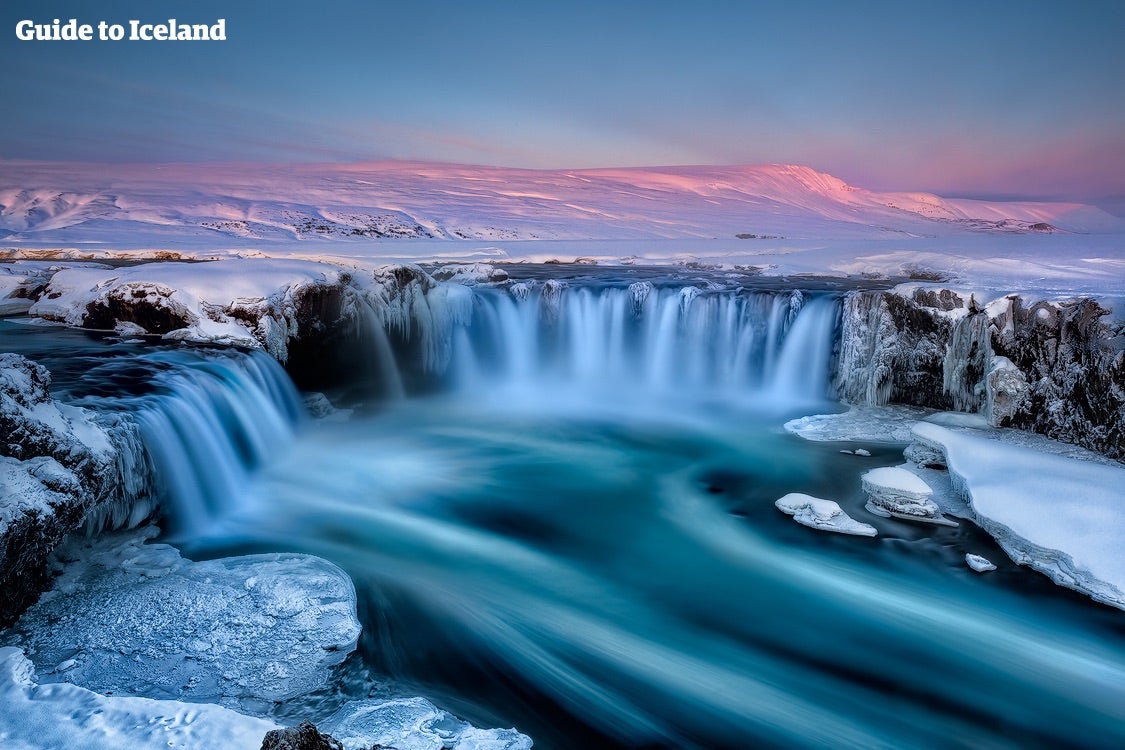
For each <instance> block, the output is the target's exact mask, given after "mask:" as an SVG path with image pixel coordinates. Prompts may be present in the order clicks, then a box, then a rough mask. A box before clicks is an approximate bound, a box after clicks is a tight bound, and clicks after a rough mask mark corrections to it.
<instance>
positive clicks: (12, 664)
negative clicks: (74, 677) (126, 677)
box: [0, 647, 277, 750]
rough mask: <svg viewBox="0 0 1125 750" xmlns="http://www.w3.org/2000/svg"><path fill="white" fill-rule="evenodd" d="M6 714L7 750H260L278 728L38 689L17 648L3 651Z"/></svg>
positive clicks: (212, 709)
mask: <svg viewBox="0 0 1125 750" xmlns="http://www.w3.org/2000/svg"><path fill="white" fill-rule="evenodd" d="M0 707H2V710H0V741H2V742H0V744H3V746H4V748H5V750H43V748H97V749H98V750H167V749H168V748H184V749H185V750H202V749H203V748H230V749H231V750H257V748H258V747H259V746H260V744H261V741H262V736H263V735H264V734H265V733H266V732H268V731H270V730H272V729H275V728H276V726H277V725H275V724H273V723H272V722H269V721H265V720H263V719H257V718H253V717H250V716H243V715H242V714H239V713H235V712H234V711H232V710H230V709H227V708H223V707H221V706H213V705H200V704H198V703H181V702H179V701H171V700H153V699H151V698H134V697H117V696H112V697H111V696H106V695H100V694H98V693H96V692H93V691H90V690H87V689H86V688H83V687H79V686H77V685H65V684H64V685H41V684H36V680H35V669H34V666H33V665H32V663H31V661H30V660H28V659H27V657H26V656H24V655H23V653H22V652H21V651H20V649H18V648H11V647H9V648H0Z"/></svg>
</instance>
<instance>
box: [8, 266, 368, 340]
mask: <svg viewBox="0 0 1125 750" xmlns="http://www.w3.org/2000/svg"><path fill="white" fill-rule="evenodd" d="M346 281H347V274H346V273H345V272H344V271H343V270H342V269H340V268H337V267H335V266H331V265H327V264H324V263H314V262H310V261H297V260H279V259H244V258H243V259H232V260H224V261H215V262H205V263H174V262H170V263H144V264H141V265H136V266H130V267H126V268H108V269H89V268H76V269H66V270H63V271H59V272H58V273H56V274H54V276H52V277H51V280H50V284H49V285H48V286H47V289H46V291H45V293H44V294H43V295H42V297H41V298H40V299H39V300H38V301H37V302H36V303H35V304H34V305H33V306H32V308H31V310H30V313H31V314H32V315H37V316H39V317H42V318H45V319H47V320H54V321H58V322H63V323H67V324H68V325H72V326H81V327H85V328H97V329H105V330H112V329H115V328H117V327H118V326H120V325H121V324H123V323H131V324H133V326H136V327H139V328H140V329H143V330H144V331H145V332H147V333H150V334H155V335H160V336H163V337H164V338H166V339H172V340H180V341H192V342H202V343H215V344H226V345H233V346H243V347H248V348H265V349H266V350H267V351H269V353H270V354H272V355H273V356H275V357H276V358H278V359H279V360H281V361H282V362H284V361H285V360H286V359H287V357H288V344H289V342H290V339H294V338H298V337H299V335H300V334H301V333H302V324H304V327H305V328H309V327H313V328H315V327H316V325H318V324H325V325H327V324H330V323H332V322H333V320H331V319H326V320H325V319H323V318H331V316H332V314H338V313H339V311H340V308H341V305H342V302H341V297H342V294H343V292H342V288H343V286H344V285H345V283H346ZM129 330H131V331H136V328H130V329H129ZM306 333H307V331H306Z"/></svg>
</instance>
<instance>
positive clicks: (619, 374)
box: [452, 281, 839, 404]
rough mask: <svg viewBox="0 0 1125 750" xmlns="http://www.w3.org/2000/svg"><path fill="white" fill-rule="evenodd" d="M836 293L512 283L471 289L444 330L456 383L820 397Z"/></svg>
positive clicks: (478, 387) (647, 393) (623, 393)
mask: <svg viewBox="0 0 1125 750" xmlns="http://www.w3.org/2000/svg"><path fill="white" fill-rule="evenodd" d="M837 306H838V305H837V301H836V300H835V299H833V298H831V297H828V296H822V297H813V298H811V299H810V298H808V297H807V295H805V294H803V293H801V292H780V293H779V292H744V291H717V292H716V291H707V290H703V289H700V288H699V287H696V286H681V287H657V286H654V285H653V284H652V283H650V282H647V281H642V282H635V283H633V284H631V285H628V286H624V285H622V286H592V285H591V286H571V287H566V286H564V285H563V284H561V283H558V282H547V283H546V284H539V285H536V286H534V287H533V286H531V285H529V284H527V283H526V282H525V283H521V284H516V285H513V286H512V287H511V288H509V289H503V288H496V289H488V288H478V289H476V290H474V298H473V310H472V313H473V314H472V317H471V319H469V320H467V321H465V322H464V323H463V324H462V326H461V328H460V329H459V330H458V331H456V333H455V334H454V352H453V372H452V380H453V381H454V386H455V387H456V388H459V389H460V390H462V391H467V392H472V391H477V392H479V391H482V390H492V389H496V388H503V389H506V390H507V391H508V392H516V393H521V392H522V393H526V394H529V395H531V396H532V397H544V396H545V395H546V396H547V397H550V398H561V397H565V396H566V395H568V394H573V393H574V392H576V391H577V392H582V393H586V394H591V393H602V394H608V395H611V396H613V397H614V398H621V397H628V396H643V397H646V398H647V397H651V396H659V395H668V394H673V393H674V394H678V395H693V396H706V397H715V396H718V395H720V394H722V395H723V396H726V397H732V396H738V395H741V396H748V395H751V394H754V393H759V394H763V393H764V394H769V396H770V397H771V398H772V399H773V400H774V401H775V402H777V401H779V400H780V401H781V402H783V403H787V404H793V403H800V402H809V401H817V400H822V399H823V398H824V397H825V396H826V395H827V379H828V373H829V369H830V360H831V356H832V346H833V336H834V331H835V328H836V321H837V318H838V315H839V313H838V309H837Z"/></svg>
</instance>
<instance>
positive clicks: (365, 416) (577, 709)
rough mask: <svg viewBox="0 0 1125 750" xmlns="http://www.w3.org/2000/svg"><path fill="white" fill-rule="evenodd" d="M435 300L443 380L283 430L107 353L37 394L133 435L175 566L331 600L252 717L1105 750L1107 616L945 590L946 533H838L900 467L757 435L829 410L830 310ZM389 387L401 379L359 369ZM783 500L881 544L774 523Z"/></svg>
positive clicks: (971, 532) (666, 290)
mask: <svg viewBox="0 0 1125 750" xmlns="http://www.w3.org/2000/svg"><path fill="white" fill-rule="evenodd" d="M448 302H449V304H450V305H456V306H459V309H458V310H457V311H455V314H450V315H449V316H447V317H448V319H449V320H451V321H454V324H453V327H452V328H451V329H450V330H449V331H448V347H449V348H448V356H447V357H445V358H443V357H442V356H440V351H439V350H440V347H438V348H436V349H434V351H435V352H438V354H436V355H434V356H431V357H430V358H429V361H428V366H430V367H434V366H438V367H440V368H441V372H440V373H439V375H440V378H439V380H440V381H441V386H440V387H439V388H432V389H430V391H429V392H427V393H415V394H414V395H411V396H409V397H400V398H395V399H393V400H391V401H388V402H385V403H383V404H382V406H381V408H379V409H377V410H368V411H361V412H360V413H359V414H358V415H357V416H356V417H354V418H352V419H351V420H348V421H340V422H329V421H321V422H316V423H312V422H309V421H307V420H304V419H303V418H302V417H301V415H300V408H299V405H298V402H297V401H296V397H295V393H294V391H293V390H292V386H291V385H290V384H289V383H288V380H287V379H286V378H285V376H284V373H283V372H282V371H281V370H280V368H278V367H277V366H276V365H274V364H273V363H272V360H269V359H268V358H266V357H264V356H257V355H254V356H251V355H239V354H221V353H217V352H197V351H194V350H183V349H177V350H174V351H166V350H164V349H160V348H137V347H133V348H128V349H126V350H125V351H124V352H123V353H122V356H119V357H107V356H106V355H105V354H104V353H103V354H96V355H84V356H90V357H94V359H91V361H90V362H89V364H90V365H91V366H88V367H85V368H82V369H81V372H75V373H74V374H73V377H72V378H71V377H64V378H63V381H64V383H63V387H64V389H68V391H69V392H71V393H72V394H73V396H74V397H75V398H78V399H80V400H81V402H83V403H87V404H90V405H97V406H99V407H100V408H115V409H125V410H128V411H130V412H132V413H134V414H136V415H138V418H139V420H140V422H141V424H142V427H143V433H144V437H145V443H146V445H147V446H148V449H149V453H150V455H151V457H152V461H153V463H154V466H155V470H156V471H155V473H156V475H157V477H158V482H159V483H160V484H161V492H162V493H164V494H165V495H166V496H167V497H168V498H169V501H170V504H171V507H172V508H173V510H172V517H171V518H170V528H171V531H172V533H173V536H174V538H175V539H176V540H178V543H180V544H182V545H184V546H185V547H186V549H187V550H188V551H189V552H190V553H192V554H195V555H219V554H231V553H238V552H244V551H250V550H254V551H258V550H263V549H287V550H301V551H307V552H312V553H314V554H318V555H322V556H324V557H327V558H329V559H331V560H333V561H335V562H337V563H338V564H339V565H341V566H342V567H344V568H345V569H346V570H348V572H349V573H350V574H351V575H352V576H353V578H354V579H355V581H356V584H357V589H358V591H359V593H360V611H361V617H362V619H363V624H364V636H363V639H362V641H361V647H360V650H359V653H358V654H357V655H356V656H355V657H353V659H352V661H351V662H350V663H349V665H348V667H347V669H345V670H344V671H343V672H342V673H341V676H340V680H339V683H338V684H337V685H335V686H334V687H333V688H332V689H330V690H327V691H324V692H323V693H322V694H320V695H318V696H313V697H312V698H310V699H308V700H306V701H304V702H301V703H300V704H299V705H296V706H293V707H289V708H286V707H281V708H280V709H279V712H280V714H281V715H287V716H294V717H299V718H313V719H314V720H315V719H316V718H318V716H317V712H320V713H321V714H323V713H325V712H327V711H330V710H331V709H332V708H333V706H334V705H335V703H336V702H338V701H339V700H341V699H342V698H341V696H342V695H343V694H345V693H348V692H355V690H356V687H355V685H354V684H350V683H349V681H355V680H356V679H359V680H360V681H361V682H362V681H365V680H376V681H378V684H379V685H380V689H381V690H383V691H390V692H401V693H406V694H418V693H420V694H424V695H427V696H429V697H431V698H433V699H434V700H435V701H437V702H438V703H439V704H441V705H443V706H444V707H446V708H449V709H451V710H453V711H455V712H457V713H460V714H462V715H464V716H465V717H466V718H469V719H470V720H473V721H474V722H476V723H478V724H485V725H490V726H501V725H502V726H511V725H515V726H517V727H518V728H520V729H521V731H524V732H527V733H529V734H531V735H532V736H533V737H534V738H535V739H536V746H537V747H542V748H587V747H589V748H602V747H605V748H613V747H670V748H671V747H675V748H683V747H716V748H719V747H732V748H733V747H740V748H744V747H759V746H760V747H862V748H869V747H895V748H902V747H973V748H989V747H997V748H1008V747H1012V748H1015V747H1066V746H1082V747H1120V746H1122V745H1123V744H1125V627H1123V622H1125V617H1123V616H1122V613H1121V612H1119V611H1116V610H1110V609H1108V608H1105V607H1101V606H1098V605H1095V604H1093V603H1091V602H1089V601H1088V600H1086V599H1085V598H1083V597H1080V596H1078V595H1076V594H1073V593H1071V592H1066V591H1063V590H1061V589H1058V588H1056V587H1054V586H1052V585H1051V584H1050V583H1049V582H1047V581H1046V579H1043V578H1042V577H1040V576H1038V575H1036V574H1034V573H1029V572H1027V571H1026V570H1024V569H1020V568H1017V567H1016V566H1014V565H1011V564H1001V568H1000V570H998V571H997V572H995V573H993V574H990V575H988V576H978V575H976V574H974V573H971V572H969V571H968V569H967V568H966V567H965V566H964V563H963V561H962V557H963V555H964V553H965V552H968V551H972V552H978V553H982V554H985V555H986V556H988V557H990V558H991V559H992V560H994V561H996V562H1000V561H1001V560H1003V553H1002V552H1000V551H999V549H998V548H996V547H995V545H994V544H993V543H992V542H991V540H990V539H988V537H987V536H986V535H984V534H983V533H982V532H980V531H979V530H977V529H975V528H974V527H972V526H971V525H970V524H967V523H963V524H962V525H961V526H960V527H958V528H944V527H941V528H935V527H918V526H914V525H911V524H909V523H904V522H900V521H896V520H892V519H882V518H875V517H872V516H870V515H867V514H865V513H864V512H863V510H862V505H863V500H864V498H863V497H862V493H861V492H860V488H859V475H860V474H861V473H862V472H863V471H864V470H866V469H868V468H872V467H873V466H877V465H893V464H896V463H901V460H902V459H901V449H902V447H903V446H901V445H897V446H896V445H891V446H887V445H865V446H864V447H867V448H869V449H870V450H871V451H872V453H873V454H874V455H873V456H872V458H869V459H861V458H859V457H856V456H851V455H842V454H841V453H840V452H839V450H840V448H841V447H847V448H854V447H857V446H858V445H859V444H847V445H845V446H842V445H841V444H836V443H833V444H815V443H808V442H805V441H802V440H800V439H798V438H795V437H793V436H790V435H787V434H785V433H784V431H783V430H781V429H780V425H781V424H782V423H783V422H784V420H785V419H786V418H788V417H790V416H793V415H796V414H803V413H812V412H813V411H824V410H830V409H833V408H837V407H835V406H833V405H832V404H831V403H829V402H827V401H826V399H825V395H826V393H827V388H828V380H829V367H830V362H831V358H832V347H833V337H834V331H835V328H836V325H837V321H836V319H837V315H838V299H837V298H836V297H835V296H834V295H832V294H823V293H816V294H808V293H790V292H776V291H771V292H765V291H759V292H744V291H743V292H739V293H728V292H714V291H709V290H706V289H699V288H696V287H677V286H675V285H661V284H659V283H658V284H653V283H651V282H636V283H633V284H631V285H630V284H603V285H593V284H591V285H587V286H580V285H572V286H570V287H564V286H562V285H557V284H552V283H550V282H548V283H546V284H526V285H522V286H521V285H520V284H516V285H514V287H512V288H510V289H483V288H482V289H476V290H472V291H471V292H470V291H468V290H465V291H461V290H458V291H457V293H456V294H455V295H451V298H450V300H449V301H448ZM51 335H59V336H61V335H63V334H62V333H61V332H52V333H51ZM65 335H67V336H69V335H72V334H69V333H68V334H65ZM0 343H6V342H5V341H4V340H3V330H0ZM25 346H27V344H25ZM379 347H380V349H381V350H384V351H385V347H384V345H383V344H379ZM111 348H112V347H111ZM99 351H100V350H99ZM99 357H100V359H99ZM73 359H74V357H71V360H73ZM388 366H394V367H395V368H396V372H397V371H402V372H409V371H410V367H409V366H408V365H407V364H403V363H392V364H391V365H388V363H387V362H386V361H383V362H382V363H380V364H379V365H378V366H377V367H372V368H367V369H365V372H369V373H379V372H385V371H386V368H387V367H388ZM130 373H132V374H133V375H134V376H135V377H136V380H137V381H138V382H132V381H129V378H128V377H127V376H128V375H129V374H130ZM136 373H143V376H136ZM380 387H381V384H380ZM375 390H376V391H378V390H379V388H376V389H375ZM401 391H405V392H408V393H409V392H411V388H410V379H409V378H408V377H406V378H402V379H400V382H399V383H397V384H393V386H392V388H390V389H387V388H383V389H382V392H383V393H388V394H389V393H392V392H401ZM787 492H808V493H810V494H815V495H819V496H822V497H830V498H832V499H835V500H837V501H839V502H840V503H841V505H843V506H844V508H845V509H846V510H847V511H848V512H849V513H850V514H851V515H853V516H855V517H857V518H861V519H862V520H864V521H865V522H867V523H871V524H872V525H874V526H876V527H877V528H878V529H879V532H880V535H879V536H878V537H876V538H873V539H869V538H860V537H845V536H839V535H833V534H828V533H824V532H817V531H813V530H810V529H807V528H804V527H801V526H798V525H797V524H795V523H793V522H792V520H791V519H789V518H788V517H786V516H783V515H782V514H780V513H779V512H778V511H777V510H776V509H775V508H774V507H773V501H774V500H776V499H777V498H778V497H780V496H781V495H783V494H785V493H787ZM357 675H358V678H357ZM361 690H362V688H361ZM309 713H311V714H313V715H312V716H309V715H308V714H309Z"/></svg>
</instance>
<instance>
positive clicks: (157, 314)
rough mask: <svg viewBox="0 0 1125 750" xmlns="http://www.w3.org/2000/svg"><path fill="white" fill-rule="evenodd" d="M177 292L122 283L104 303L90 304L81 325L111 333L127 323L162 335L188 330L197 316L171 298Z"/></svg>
mask: <svg viewBox="0 0 1125 750" xmlns="http://www.w3.org/2000/svg"><path fill="white" fill-rule="evenodd" d="M174 293H175V290H174V289H170V288H168V287H165V286H161V285H158V284H123V285H122V286H120V287H118V288H116V289H114V290H112V291H111V292H109V294H107V295H106V297H105V299H104V300H100V301H97V302H90V303H89V304H87V305H86V314H85V316H84V317H83V319H82V325H83V327H84V328H92V329H96V330H110V329H113V328H114V327H115V326H117V324H118V323H124V322H128V323H135V324H137V325H139V326H140V327H141V328H143V329H145V330H146V331H148V332H149V333H153V334H160V335H163V334H165V333H169V332H170V331H175V330H178V329H180V328H187V327H188V326H190V325H192V324H193V323H195V320H193V317H194V316H193V315H191V313H189V312H188V311H187V310H186V309H184V308H183V306H182V305H179V304H177V303H176V302H175V301H173V300H172V299H171V297H172V295H173V294H174Z"/></svg>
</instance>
